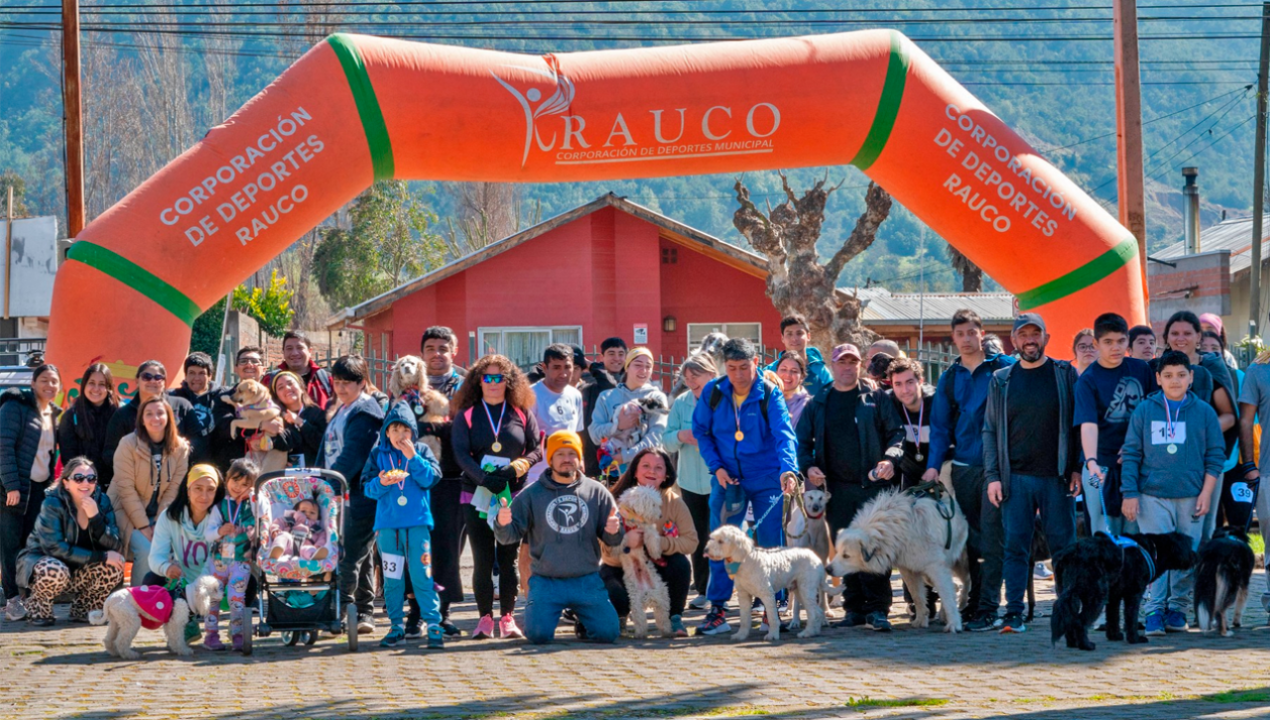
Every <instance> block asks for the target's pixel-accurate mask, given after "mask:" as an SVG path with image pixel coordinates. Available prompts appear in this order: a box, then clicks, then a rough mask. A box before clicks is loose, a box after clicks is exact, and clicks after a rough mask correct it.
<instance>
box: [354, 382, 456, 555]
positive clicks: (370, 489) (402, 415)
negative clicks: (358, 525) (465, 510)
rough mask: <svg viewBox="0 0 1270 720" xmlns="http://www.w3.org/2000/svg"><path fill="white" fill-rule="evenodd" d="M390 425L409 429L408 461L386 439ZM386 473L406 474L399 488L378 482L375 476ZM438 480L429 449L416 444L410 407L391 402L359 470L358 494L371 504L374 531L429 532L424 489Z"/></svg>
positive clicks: (429, 508) (438, 467) (428, 508)
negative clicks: (412, 453) (416, 529)
mask: <svg viewBox="0 0 1270 720" xmlns="http://www.w3.org/2000/svg"><path fill="white" fill-rule="evenodd" d="M394 423H396V424H400V425H405V426H406V427H408V428H410V441H411V442H412V443H413V444H414V448H415V456H414V457H412V458H410V460H406V456H405V455H404V454H403V453H402V452H401V451H400V450H398V449H397V448H395V447H393V446H392V443H391V442H389V440H388V427H389V426H390V425H392V424H394ZM386 470H405V471H406V472H407V473H408V475H407V477H406V479H405V480H403V481H402V482H401V484H400V486H398V485H397V484H396V483H393V484H392V485H385V484H383V483H382V482H380V481H379V473H381V472H384V471H386ZM440 479H441V465H440V463H438V462H437V459H436V457H435V456H433V454H432V450H430V449H429V448H428V446H427V445H424V444H423V443H421V442H419V426H418V425H417V424H416V423H415V418H414V412H412V411H411V409H410V405H409V404H408V403H406V402H397V403H394V404H393V406H392V407H390V408H388V414H387V415H385V416H384V426H383V428H381V429H380V431H379V442H378V443H377V444H376V445H375V447H374V449H373V450H371V451H370V456H369V457H367V458H366V467H364V468H363V469H362V492H364V493H365V494H366V497H367V498H369V499H371V500H374V501H375V530H392V529H396V528H410V527H421V526H426V527H427V528H428V529H429V530H431V529H432V527H433V523H432V505H431V502H430V494H429V493H428V490H429V489H431V488H432V486H433V485H436V484H437V481H438V480H440ZM402 498H404V499H405V503H404V504H402V502H401V501H402Z"/></svg>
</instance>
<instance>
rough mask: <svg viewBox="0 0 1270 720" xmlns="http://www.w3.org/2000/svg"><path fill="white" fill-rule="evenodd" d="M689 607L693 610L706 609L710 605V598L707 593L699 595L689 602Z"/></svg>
mask: <svg viewBox="0 0 1270 720" xmlns="http://www.w3.org/2000/svg"><path fill="white" fill-rule="evenodd" d="M688 607H690V608H692V609H693V610H706V609H708V608H709V607H710V598H708V597H706V596H705V595H698V596H696V597H695V598H693V599H692V601H691V602H689V603H688Z"/></svg>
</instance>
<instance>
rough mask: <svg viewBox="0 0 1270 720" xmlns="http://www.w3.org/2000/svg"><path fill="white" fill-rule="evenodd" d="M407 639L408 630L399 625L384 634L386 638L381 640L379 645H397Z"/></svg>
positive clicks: (388, 646)
mask: <svg viewBox="0 0 1270 720" xmlns="http://www.w3.org/2000/svg"><path fill="white" fill-rule="evenodd" d="M405 639H406V631H405V630H403V629H401V628H399V627H395V628H393V629H391V630H389V631H388V634H387V635H385V636H384V639H382V640H380V641H379V647H386V648H390V647H397V645H398V644H399V643H401V642H402V641H404V640H405Z"/></svg>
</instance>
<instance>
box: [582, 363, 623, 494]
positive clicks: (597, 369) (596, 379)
mask: <svg viewBox="0 0 1270 720" xmlns="http://www.w3.org/2000/svg"><path fill="white" fill-rule="evenodd" d="M587 373H588V374H589V375H590V376H591V379H590V380H587V381H585V382H583V383H582V387H581V388H579V390H580V391H581V392H582V433H581V435H582V452H583V455H585V456H586V457H584V458H582V461H583V463H584V464H585V465H586V476H587V477H592V478H593V477H599V476H600V455H599V452H598V451H599V448H598V447H597V446H596V444H595V441H593V440H592V439H591V433H589V432H587V430H588V429H589V428H590V427H591V415H593V414H594V413H595V407H596V405H598V404H599V402H600V393H602V392H604V391H605V390H612V389H613V388H615V387H617V386H618V384H619V383H621V382H622V380H623V373H618V374H617V375H613V374H612V373H610V372H609V371H608V370H606V369H605V368H604V363H598V362H595V363H591V366H590V367H589V368H587Z"/></svg>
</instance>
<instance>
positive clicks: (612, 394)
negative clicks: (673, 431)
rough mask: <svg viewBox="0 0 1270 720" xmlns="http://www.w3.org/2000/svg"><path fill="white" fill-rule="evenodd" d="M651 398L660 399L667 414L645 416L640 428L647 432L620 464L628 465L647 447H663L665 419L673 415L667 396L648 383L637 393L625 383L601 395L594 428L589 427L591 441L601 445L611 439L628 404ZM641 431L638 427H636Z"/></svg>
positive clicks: (638, 438)
mask: <svg viewBox="0 0 1270 720" xmlns="http://www.w3.org/2000/svg"><path fill="white" fill-rule="evenodd" d="M648 397H657V398H660V399H661V405H662V407H664V408H666V412H665V413H661V414H651V413H645V414H644V417H643V419H641V420H640V425H646V426H647V430H646V431H644V433H643V434H642V435H638V437H637V441H636V442H635V444H634V445H632V446H630V447H629V448H627V449H625V450H623V451H622V457H621V458H619V461H620V462H621V463H622V464H626V463H628V462H630V461H631V460H633V459H635V456H636V455H637V454H639V452H640V451H641V450H644V449H646V448H654V447H661V436H662V433H664V432H666V420H667V417H668V415H669V414H670V403H669V402H668V401H667V400H666V395H665V394H664V393H662V391H661V390H660V389H659V388H658V387H657V386H656V385H654V384H653V383H651V382H646V383H644V384H643V385H640V386H639V387H638V388H636V389H635V390H632V389H630V388H629V387H627V386H626V383H622V384H621V385H618V386H617V387H615V388H613V389H612V390H606V391H604V392H602V393H600V399H599V401H598V402H597V403H596V407H595V414H594V415H592V416H591V425H590V427H588V428H587V433H588V434H590V436H591V440H593V441H594V442H595V443H596V445H599V444H600V443H601V442H603V441H604V439H605V438H607V437H610V436H611V435H613V433H615V432H617V411H618V408H620V407H622V406H623V405H625V404H626V403H628V402H631V401H633V400H642V399H644V398H648ZM636 430H637V431H638V428H636Z"/></svg>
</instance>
